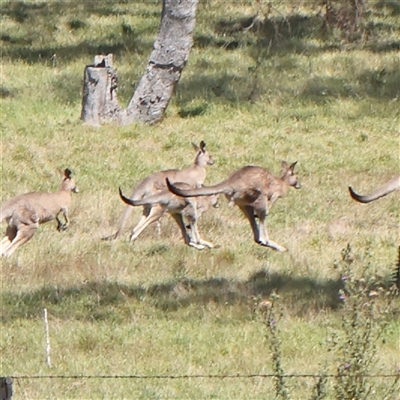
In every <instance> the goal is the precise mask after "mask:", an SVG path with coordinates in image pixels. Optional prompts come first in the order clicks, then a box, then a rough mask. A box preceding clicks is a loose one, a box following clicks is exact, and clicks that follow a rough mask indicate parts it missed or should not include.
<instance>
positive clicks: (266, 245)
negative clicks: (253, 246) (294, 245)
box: [258, 240, 287, 253]
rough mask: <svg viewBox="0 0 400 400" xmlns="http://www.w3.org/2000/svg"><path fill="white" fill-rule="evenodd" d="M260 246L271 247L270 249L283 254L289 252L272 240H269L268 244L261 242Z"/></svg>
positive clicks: (259, 242)
mask: <svg viewBox="0 0 400 400" xmlns="http://www.w3.org/2000/svg"><path fill="white" fill-rule="evenodd" d="M258 244H260V245H261V246H265V247H269V248H270V249H273V250H276V251H280V252H282V253H283V252H285V251H287V248H286V247H283V246H281V245H279V244H278V243H275V242H273V241H272V240H268V241H266V242H265V241H262V240H259V241H258Z"/></svg>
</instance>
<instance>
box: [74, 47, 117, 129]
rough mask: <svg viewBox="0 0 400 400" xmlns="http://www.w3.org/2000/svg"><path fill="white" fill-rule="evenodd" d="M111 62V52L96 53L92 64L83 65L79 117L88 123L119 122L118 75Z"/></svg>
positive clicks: (95, 124)
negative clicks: (105, 54)
mask: <svg viewBox="0 0 400 400" xmlns="http://www.w3.org/2000/svg"><path fill="white" fill-rule="evenodd" d="M112 62H113V56H112V54H108V55H107V56H104V55H98V56H96V57H95V58H94V63H93V65H87V66H86V67H85V71H84V79H83V97H82V112H81V119H82V120H83V121H84V122H86V123H88V124H89V125H93V126H100V125H101V124H103V123H108V122H111V121H116V122H118V123H119V122H120V121H119V118H120V110H121V108H120V106H119V104H118V99H117V83H118V77H117V71H116V69H114V68H113V65H112Z"/></svg>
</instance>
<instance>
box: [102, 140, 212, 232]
mask: <svg viewBox="0 0 400 400" xmlns="http://www.w3.org/2000/svg"><path fill="white" fill-rule="evenodd" d="M192 145H193V147H194V148H195V150H196V152H197V153H196V157H195V160H194V164H193V166H191V167H189V168H185V169H168V170H165V171H159V172H155V173H153V174H151V175H149V176H148V177H147V178H145V179H143V180H142V181H141V182H140V183H139V184H138V185H137V186H136V187H135V188H134V190H133V192H132V194H131V195H130V197H129V199H130V200H132V201H139V200H145V199H146V198H147V197H150V196H152V195H154V194H157V193H160V192H161V191H163V190H165V189H167V185H166V182H165V179H166V178H168V179H169V180H170V181H171V182H185V183H187V184H189V185H191V186H193V187H200V186H201V185H202V184H203V182H204V180H205V179H206V174H207V172H206V167H207V165H212V164H214V161H213V159H212V157H211V156H210V154H209V153H208V151H207V150H206V144H205V143H204V141H201V142H200V145H199V146H197V145H196V144H194V143H192ZM131 211H132V207H130V206H127V207H126V208H125V211H124V213H123V215H122V218H121V221H120V224H119V227H118V230H117V232H116V233H114V234H112V235H110V236H107V237H104V238H103V240H113V239H116V238H118V237H119V236H120V235H121V234H122V233H123V230H124V228H125V225H126V222H127V220H128V218H129V215H130V213H131ZM157 213H159V211H158V208H157V207H155V205H154V204H146V205H144V206H143V213H142V217H141V219H140V220H139V223H138V224H137V225H136V226H135V228H134V229H133V230H132V233H131V240H135V239H136V238H137V237H138V236H139V234H140V232H142V231H143V229H145V228H146V226H148V225H149V224H150V223H151V222H152V219H153V218H154V217H155V215H157ZM157 219H158V218H157Z"/></svg>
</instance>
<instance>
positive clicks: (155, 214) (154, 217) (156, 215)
mask: <svg viewBox="0 0 400 400" xmlns="http://www.w3.org/2000/svg"><path fill="white" fill-rule="evenodd" d="M165 211H166V210H165V207H163V206H161V205H160V204H156V205H154V206H152V207H151V209H150V212H149V214H148V215H147V217H145V218H143V217H142V219H141V220H140V221H139V223H138V224H137V225H136V227H135V228H134V229H133V230H132V233H131V238H130V240H131V242H133V241H134V240H136V239H137V238H138V237H139V235H140V234H141V233H142V232H143V231H144V230H145V229H146V228H147V227H148V226H149V225H150V224H152V223H153V222H156V221H158V220H159V219H160V218H161V217H162V216H163V215H164V213H165Z"/></svg>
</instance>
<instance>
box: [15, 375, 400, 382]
mask: <svg viewBox="0 0 400 400" xmlns="http://www.w3.org/2000/svg"><path fill="white" fill-rule="evenodd" d="M344 376H354V377H358V378H397V379H400V373H398V374H354V375H350V374H284V375H277V374H226V375H223V374H215V375H213V374H193V375H15V376H9V378H11V379H13V380H28V379H199V378H205V379H249V378H277V377H279V378H295V379H297V378H301V379H305V378H315V379H317V378H327V379H332V378H339V377H344Z"/></svg>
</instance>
